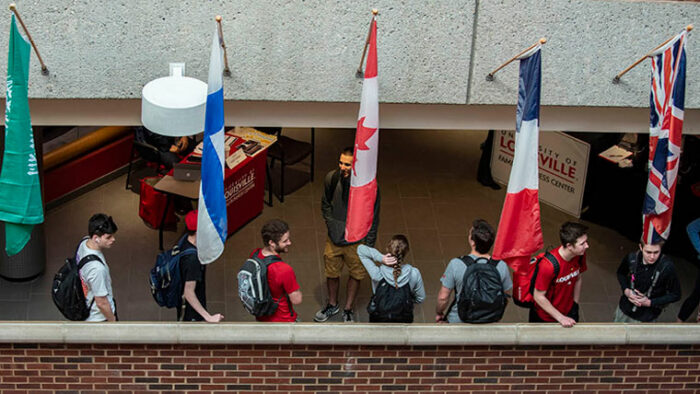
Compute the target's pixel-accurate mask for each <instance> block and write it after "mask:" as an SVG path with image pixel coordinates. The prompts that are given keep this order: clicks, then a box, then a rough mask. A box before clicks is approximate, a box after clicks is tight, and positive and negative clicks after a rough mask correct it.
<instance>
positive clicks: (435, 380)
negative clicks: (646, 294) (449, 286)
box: [0, 343, 700, 393]
mask: <svg viewBox="0 0 700 394" xmlns="http://www.w3.org/2000/svg"><path fill="white" fill-rule="evenodd" d="M698 365H700V345H697V344H696V345H626V346H625V345H620V346H405V347H403V346H337V345H335V346H334V345H325V346H323V345H298V346H294V345H247V346H241V345H128V344H125V345H89V344H86V345H82V344H28V343H27V344H7V343H4V344H0V392H11V391H13V390H17V391H46V392H49V391H64V390H65V391H78V390H80V391H83V390H100V391H109V392H110V393H111V392H117V391H119V390H121V391H142V390H155V391H169V392H171V391H180V392H183V393H184V392H186V391H193V390H203V391H209V392H216V391H219V392H223V391H248V390H250V391H276V390H278V391H304V392H310V391H324V392H325V391H338V392H340V391H355V392H371V391H377V392H391V391H434V392H435V391H462V392H465V391H479V390H488V391H493V392H496V391H502V392H506V391H524V390H536V391H544V390H559V391H561V392H573V391H581V390H586V391H589V392H603V391H615V392H617V391H621V390H638V391H657V392H669V391H685V392H697V391H700V373H698V370H699V367H698Z"/></svg>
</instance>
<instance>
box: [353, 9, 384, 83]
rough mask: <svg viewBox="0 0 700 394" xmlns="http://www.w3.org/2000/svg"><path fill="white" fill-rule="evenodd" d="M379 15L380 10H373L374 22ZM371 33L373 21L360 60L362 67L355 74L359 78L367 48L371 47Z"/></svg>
mask: <svg viewBox="0 0 700 394" xmlns="http://www.w3.org/2000/svg"><path fill="white" fill-rule="evenodd" d="M377 14H379V10H377V9H376V8H374V9H372V21H374V20H375V19H376V18H377ZM370 33H372V22H371V21H370V23H369V31H368V32H367V40H366V41H365V49H363V50H362V59H360V66H359V67H357V72H356V73H355V76H356V77H357V78H362V65H363V64H364V63H365V55H366V54H367V47H368V46H369V36H370Z"/></svg>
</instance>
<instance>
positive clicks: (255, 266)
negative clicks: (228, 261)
mask: <svg viewBox="0 0 700 394" xmlns="http://www.w3.org/2000/svg"><path fill="white" fill-rule="evenodd" d="M257 255H258V251H257V250H256V251H255V252H254V253H253V256H252V257H250V258H249V259H247V260H246V261H245V263H243V266H242V267H241V269H240V270H239V271H238V296H239V297H240V299H241V302H242V303H243V307H244V308H245V309H246V310H247V311H248V312H249V313H250V314H251V315H253V316H256V317H263V316H269V315H271V314H273V313H275V311H276V310H277V307H278V306H279V303H278V302H277V301H275V300H274V299H273V298H272V294H271V293H270V284H269V283H268V281H267V267H268V266H269V265H270V264H273V263H276V262H279V261H282V260H281V259H280V258H279V256H277V255H271V256H267V257H265V258H264V259H263V260H260V259H259V258H258V257H257ZM289 310H290V311H292V306H291V303H290V305H289ZM292 313H294V312H293V311H292Z"/></svg>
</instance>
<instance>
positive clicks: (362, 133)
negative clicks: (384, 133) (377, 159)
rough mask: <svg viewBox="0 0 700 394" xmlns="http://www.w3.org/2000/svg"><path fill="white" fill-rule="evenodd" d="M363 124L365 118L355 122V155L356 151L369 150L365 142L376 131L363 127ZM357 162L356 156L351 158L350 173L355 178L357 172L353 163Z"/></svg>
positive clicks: (375, 129)
mask: <svg viewBox="0 0 700 394" xmlns="http://www.w3.org/2000/svg"><path fill="white" fill-rule="evenodd" d="M364 122H365V117H364V116H363V117H361V118H360V119H359V120H358V121H357V132H356V133H355V152H356V153H357V151H358V150H369V147H368V146H367V140H369V139H370V138H371V137H372V136H373V135H374V133H375V132H376V131H377V128H376V127H375V128H373V129H370V128H368V127H365V126H364ZM356 161H357V154H356V155H355V156H354V157H353V158H352V173H353V174H355V176H357V171H355V162H356Z"/></svg>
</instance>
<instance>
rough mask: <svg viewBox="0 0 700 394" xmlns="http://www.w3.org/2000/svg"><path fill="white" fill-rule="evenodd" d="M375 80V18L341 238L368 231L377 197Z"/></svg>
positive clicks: (356, 237)
mask: <svg viewBox="0 0 700 394" xmlns="http://www.w3.org/2000/svg"><path fill="white" fill-rule="evenodd" d="M377 85H378V83H377V20H376V19H375V18H373V19H372V25H371V27H370V37H369V48H368V54H367V65H366V67H365V79H364V81H363V84H362V100H361V102H360V112H359V115H358V120H357V131H356V132H355V149H354V154H353V163H352V173H351V175H350V196H349V198H348V213H347V218H346V221H345V240H346V241H348V242H357V241H360V240H362V239H363V238H364V237H365V236H366V235H367V233H368V232H369V229H370V227H371V226H372V221H373V220H374V204H375V202H376V200H377V156H378V153H379V92H378V86H377Z"/></svg>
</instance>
